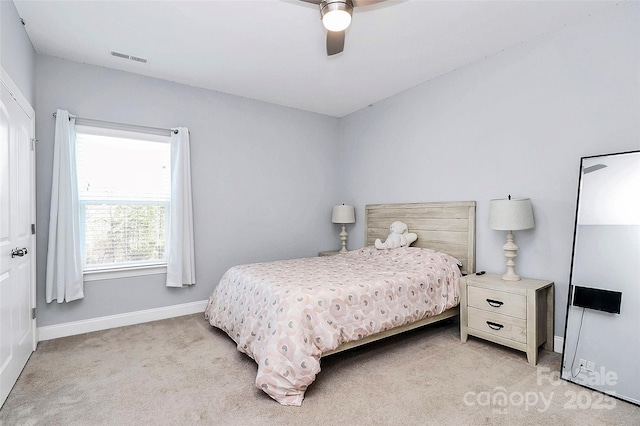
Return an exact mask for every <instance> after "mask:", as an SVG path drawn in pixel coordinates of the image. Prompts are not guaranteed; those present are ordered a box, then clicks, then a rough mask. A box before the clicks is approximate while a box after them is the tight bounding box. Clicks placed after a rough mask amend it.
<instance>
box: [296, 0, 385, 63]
mask: <svg viewBox="0 0 640 426" xmlns="http://www.w3.org/2000/svg"><path fill="white" fill-rule="evenodd" d="M300 1H304V2H307V3H313V4H317V5H318V7H319V8H320V19H322V24H323V25H324V27H325V28H326V29H327V56H331V55H335V54H336V53H340V52H342V51H343V50H344V33H345V31H346V29H347V28H349V25H350V24H351V14H352V13H353V8H354V7H361V6H368V5H371V4H375V3H380V2H382V1H385V0H300Z"/></svg>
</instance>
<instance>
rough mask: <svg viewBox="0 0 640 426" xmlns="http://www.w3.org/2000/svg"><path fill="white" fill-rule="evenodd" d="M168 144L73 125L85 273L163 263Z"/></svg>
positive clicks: (159, 138)
mask: <svg viewBox="0 0 640 426" xmlns="http://www.w3.org/2000/svg"><path fill="white" fill-rule="evenodd" d="M169 142H170V140H169V137H164V136H157V135H144V134H141V133H133V132H123V131H118V130H116V129H103V128H101V129H98V128H91V127H88V126H76V146H77V148H76V149H77V152H76V158H77V174H78V195H79V210H80V211H79V216H80V233H81V245H82V252H83V265H84V268H85V270H87V269H102V268H105V267H122V266H134V265H147V264H155V263H163V262H166V256H165V246H166V235H167V231H166V230H167V226H168V220H169V202H170V199H171V149H170V143H169Z"/></svg>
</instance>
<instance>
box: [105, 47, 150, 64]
mask: <svg viewBox="0 0 640 426" xmlns="http://www.w3.org/2000/svg"><path fill="white" fill-rule="evenodd" d="M111 56H115V57H118V58H122V59H130V60H132V61H136V62H142V63H143V64H146V63H147V60H146V59H145V58H140V57H139V56H133V55H126V54H124V53H120V52H115V51H113V50H112V51H111Z"/></svg>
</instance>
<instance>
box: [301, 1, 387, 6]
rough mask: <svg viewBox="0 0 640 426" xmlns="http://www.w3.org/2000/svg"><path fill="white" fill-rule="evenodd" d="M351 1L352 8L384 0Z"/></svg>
mask: <svg viewBox="0 0 640 426" xmlns="http://www.w3.org/2000/svg"><path fill="white" fill-rule="evenodd" d="M302 1H307V0H302ZM352 1H353V7H362V6H369V5H372V4H376V3H381V2H383V1H385V0H352Z"/></svg>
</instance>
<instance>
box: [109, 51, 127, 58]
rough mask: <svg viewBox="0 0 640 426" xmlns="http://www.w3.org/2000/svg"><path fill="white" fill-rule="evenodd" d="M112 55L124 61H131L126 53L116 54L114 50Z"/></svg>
mask: <svg viewBox="0 0 640 426" xmlns="http://www.w3.org/2000/svg"><path fill="white" fill-rule="evenodd" d="M111 55H113V56H117V57H118V58H122V59H129V55H125V54H124V53H120V52H114V51H113V50H112V51H111Z"/></svg>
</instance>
